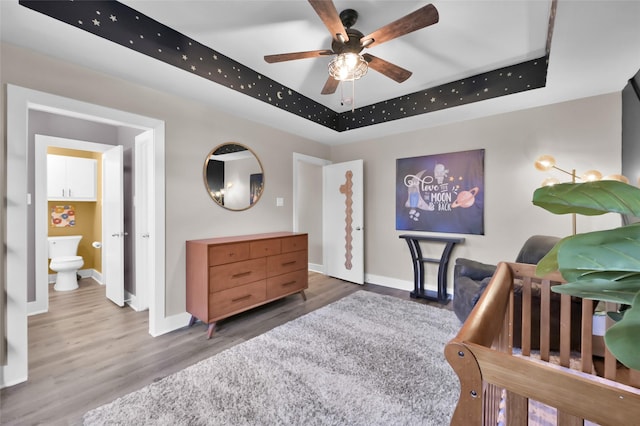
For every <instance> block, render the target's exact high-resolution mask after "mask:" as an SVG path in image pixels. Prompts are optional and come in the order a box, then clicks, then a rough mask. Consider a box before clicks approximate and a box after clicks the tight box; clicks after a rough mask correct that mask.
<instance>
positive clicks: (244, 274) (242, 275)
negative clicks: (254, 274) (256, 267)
mask: <svg viewBox="0 0 640 426" xmlns="http://www.w3.org/2000/svg"><path fill="white" fill-rule="evenodd" d="M247 275H251V271H247V272H240V273H239V274H233V275H231V278H240V277H246V276H247Z"/></svg>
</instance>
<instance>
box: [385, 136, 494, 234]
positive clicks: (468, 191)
mask: <svg viewBox="0 0 640 426" xmlns="http://www.w3.org/2000/svg"><path fill="white" fill-rule="evenodd" d="M396 229H397V230H412V231H431V232H447V233H456V234H479V235H484V149H477V150H472V151H461V152H452V153H447V154H436V155H426V156H422V157H412V158H400V159H398V160H396Z"/></svg>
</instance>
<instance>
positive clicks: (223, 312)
mask: <svg viewBox="0 0 640 426" xmlns="http://www.w3.org/2000/svg"><path fill="white" fill-rule="evenodd" d="M266 298H267V292H266V281H264V280H262V281H258V282H255V283H251V284H245V285H242V286H239V287H234V288H230V289H227V290H224V291H220V292H218V293H216V294H212V295H210V296H209V321H212V320H215V319H218V318H222V317H225V316H228V315H230V314H233V313H235V312H240V311H242V310H244V309H245V308H248V307H250V306H254V305H257V304H260V303H262V302H264V301H265V300H266Z"/></svg>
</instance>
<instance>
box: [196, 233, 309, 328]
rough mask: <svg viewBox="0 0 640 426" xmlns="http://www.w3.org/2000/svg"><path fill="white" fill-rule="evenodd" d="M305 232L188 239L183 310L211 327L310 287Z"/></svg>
mask: <svg viewBox="0 0 640 426" xmlns="http://www.w3.org/2000/svg"><path fill="white" fill-rule="evenodd" d="M307 259H308V257H307V234H298V233H293V232H274V233H269V234H253V235H242V236H237V237H221V238H209V239H203V240H191V241H187V312H189V313H190V314H191V321H190V322H189V325H193V324H194V323H195V321H196V319H199V320H201V321H202V322H205V323H207V324H208V325H209V327H208V331H207V335H208V337H209V338H211V336H212V335H213V332H214V330H215V325H216V321H218V320H221V319H223V318H226V317H229V316H231V315H234V314H237V313H240V312H243V311H246V310H247V309H251V308H254V307H256V306H259V305H262V304H265V303H267V302H271V301H273V300H276V299H279V298H282V297H285V296H288V295H290V294H293V293H300V294H301V295H302V297H303V299H304V300H306V296H305V294H304V290H305V289H306V288H307V287H308V260H307Z"/></svg>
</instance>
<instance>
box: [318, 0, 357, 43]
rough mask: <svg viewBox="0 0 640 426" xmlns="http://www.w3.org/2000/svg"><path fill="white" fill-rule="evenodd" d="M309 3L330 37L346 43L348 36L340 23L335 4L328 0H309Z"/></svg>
mask: <svg viewBox="0 0 640 426" xmlns="http://www.w3.org/2000/svg"><path fill="white" fill-rule="evenodd" d="M309 4H311V7H313V10H315V11H316V13H317V14H318V16H319V17H320V19H322V22H323V23H324V26H325V27H327V29H328V30H329V33H331V37H332V38H333V39H334V40H338V41H341V42H343V43H346V42H348V41H349V36H348V35H347V32H346V31H345V29H344V26H343V25H342V20H341V19H340V15H339V14H338V10H337V9H336V6H335V5H334V4H333V2H332V1H330V0H309Z"/></svg>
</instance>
